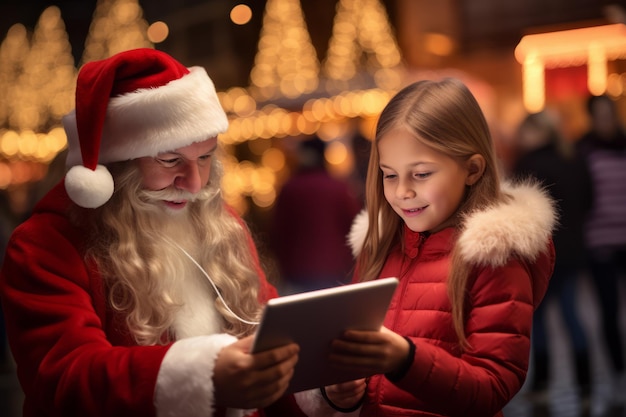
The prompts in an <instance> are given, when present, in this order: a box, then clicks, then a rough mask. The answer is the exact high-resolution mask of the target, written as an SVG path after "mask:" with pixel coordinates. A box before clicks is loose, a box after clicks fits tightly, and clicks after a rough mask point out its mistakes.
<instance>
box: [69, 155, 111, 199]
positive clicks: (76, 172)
mask: <svg viewBox="0 0 626 417" xmlns="http://www.w3.org/2000/svg"><path fill="white" fill-rule="evenodd" d="M113 186H114V183H113V177H112V176H111V173H110V172H109V170H108V169H107V168H106V167H105V166H104V165H98V166H97V167H96V170H95V171H92V170H91V169H89V168H85V167H84V166H82V165H76V166H73V167H72V168H70V170H69V171H68V172H67V174H66V175H65V190H66V191H67V195H69V197H70V198H71V199H72V201H73V202H74V203H76V204H78V205H79V206H81V207H84V208H96V207H100V206H101V205H103V204H104V203H106V202H107V201H109V199H110V198H111V196H112V195H113V188H114V187H113Z"/></svg>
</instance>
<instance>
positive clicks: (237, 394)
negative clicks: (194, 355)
mask: <svg viewBox="0 0 626 417" xmlns="http://www.w3.org/2000/svg"><path fill="white" fill-rule="evenodd" d="M253 339H254V336H248V337H246V338H243V339H241V340H238V341H237V342H235V343H233V344H231V345H228V346H226V347H224V348H223V349H222V350H221V351H220V353H219V355H218V357H217V359H216V361H215V369H214V372H213V383H214V384H215V402H216V404H217V405H220V406H224V407H232V408H242V409H253V408H262V407H265V406H268V405H270V404H272V403H273V402H274V401H276V400H277V399H279V398H280V397H281V396H282V395H283V394H284V392H285V390H286V389H287V387H288V386H289V381H290V380H291V377H292V376H293V371H294V367H295V365H296V362H298V352H299V350H300V348H299V347H298V345H296V344H289V345H286V346H282V347H279V348H276V349H271V350H268V351H265V352H261V353H255V354H251V353H250V348H251V346H252V341H253Z"/></svg>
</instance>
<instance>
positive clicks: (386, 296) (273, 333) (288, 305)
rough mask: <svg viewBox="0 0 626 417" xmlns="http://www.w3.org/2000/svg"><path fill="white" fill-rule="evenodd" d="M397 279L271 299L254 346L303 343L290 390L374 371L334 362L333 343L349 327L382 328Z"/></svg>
mask: <svg viewBox="0 0 626 417" xmlns="http://www.w3.org/2000/svg"><path fill="white" fill-rule="evenodd" d="M397 285H398V280H397V279H396V278H382V279H377V280H374V281H366V282H361V283H356V284H348V285H342V286H339V287H332V288H325V289H322V290H316V291H309V292H304V293H299V294H293V295H287V296H284V297H279V298H274V299H271V300H269V302H268V303H267V305H266V306H265V308H264V310H263V314H262V318H261V322H260V324H259V327H258V328H257V331H256V335H255V338H254V344H253V348H252V352H253V353H256V352H262V351H264V350H267V349H272V348H275V347H278V346H283V345H286V344H288V343H290V342H295V343H297V344H298V345H300V353H299V360H298V363H297V364H296V367H295V371H294V376H293V378H292V380H291V383H290V385H289V388H288V390H287V392H288V393H293V392H298V391H304V390H307V389H312V388H318V387H322V386H326V385H331V384H336V383H339V382H345V381H350V380H353V379H358V378H363V377H366V376H369V375H365V374H362V373H361V374H358V373H350V372H346V371H345V370H338V369H333V368H332V367H330V366H329V365H328V363H327V356H328V353H329V348H330V343H331V341H332V340H333V339H336V338H337V337H338V336H340V335H341V333H342V332H343V331H344V330H347V329H358V330H378V329H380V327H381V326H382V324H383V320H384V318H385V314H386V313H387V308H388V307H389V302H390V301H391V297H392V295H393V292H394V291H395V289H396V287H397Z"/></svg>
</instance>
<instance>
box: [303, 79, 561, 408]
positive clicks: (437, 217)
mask: <svg viewBox="0 0 626 417" xmlns="http://www.w3.org/2000/svg"><path fill="white" fill-rule="evenodd" d="M366 188H367V191H366V206H367V213H366V215H363V216H360V218H357V219H356V221H355V223H354V225H353V228H352V231H351V235H350V243H351V245H352V248H353V251H354V252H355V254H358V257H357V270H356V274H355V276H354V281H355V282H356V281H368V280H373V279H378V278H383V277H392V276H393V277H398V278H399V280H400V284H399V287H398V289H397V290H396V293H395V294H394V298H393V300H392V301H391V305H390V308H389V311H388V312H387V316H386V318H385V322H384V326H383V328H382V330H381V331H380V332H372V331H354V330H353V331H347V332H345V333H344V335H343V336H342V338H341V339H337V340H335V341H334V342H333V346H332V352H331V361H333V365H334V366H340V367H344V368H358V369H360V370H366V371H367V372H369V373H370V374H371V375H373V376H372V377H370V378H368V379H362V380H358V381H351V382H346V383H342V384H337V385H333V386H329V387H325V388H321V389H320V390H313V391H305V392H302V393H298V394H297V400H298V402H299V404H300V406H301V408H302V409H303V410H304V411H305V413H306V414H307V415H309V416H329V415H346V414H345V413H349V414H351V415H355V416H356V415H360V416H456V415H462V416H481V417H485V416H500V415H502V412H501V410H502V408H503V407H504V406H505V405H506V404H507V402H508V401H509V400H510V399H511V398H512V397H513V396H514V395H515V394H516V393H517V392H518V391H519V389H520V388H521V386H522V384H523V382H524V379H525V377H526V372H527V369H528V360H529V352H530V332H531V324H532V315H533V310H534V309H535V308H536V307H537V305H538V304H539V302H540V301H541V299H542V297H543V295H544V293H545V290H546V287H547V285H548V280H549V278H550V275H551V273H552V268H553V264H554V249H553V246H552V242H551V233H552V229H553V227H554V225H555V222H556V215H555V210H554V207H553V203H552V201H551V200H550V199H549V197H547V195H546V194H545V193H544V192H543V191H542V190H541V189H539V188H538V186H536V185H533V184H518V185H511V184H501V180H500V176H499V173H498V166H497V161H496V156H495V154H494V148H493V144H492V141H491V137H490V134H489V129H488V126H487V123H486V121H485V118H484V116H483V114H482V112H481V110H480V107H479V105H478V103H477V102H476V100H475V98H474V97H473V96H472V94H471V93H470V91H469V90H468V89H467V87H466V86H465V85H463V84H462V83H461V82H459V81H458V80H455V79H445V80H442V81H420V82H417V83H414V84H412V85H409V86H408V87H406V88H404V89H403V90H402V91H400V92H399V93H398V94H397V95H396V96H395V97H394V98H393V99H392V100H391V101H390V102H389V104H388V105H387V107H386V108H385V109H384V110H383V112H382V114H381V116H380V120H379V122H378V126H377V130H376V138H375V141H374V144H373V146H372V151H371V156H370V162H369V168H368V175H367V184H366Z"/></svg>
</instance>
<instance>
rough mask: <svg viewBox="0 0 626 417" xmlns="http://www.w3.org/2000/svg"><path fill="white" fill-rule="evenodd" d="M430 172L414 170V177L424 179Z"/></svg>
mask: <svg viewBox="0 0 626 417" xmlns="http://www.w3.org/2000/svg"><path fill="white" fill-rule="evenodd" d="M431 174H432V172H416V173H415V174H414V175H415V178H417V179H420V180H425V179H426V178H428V177H430V176H431Z"/></svg>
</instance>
